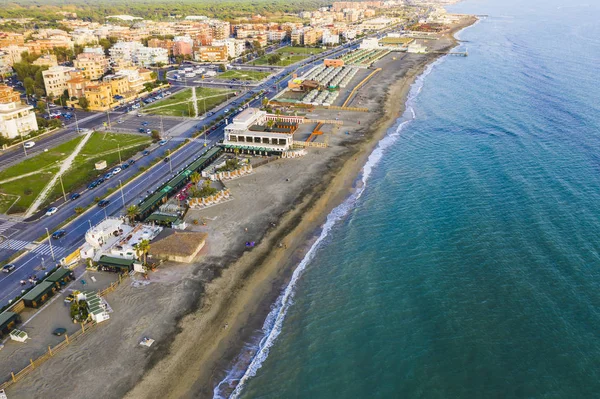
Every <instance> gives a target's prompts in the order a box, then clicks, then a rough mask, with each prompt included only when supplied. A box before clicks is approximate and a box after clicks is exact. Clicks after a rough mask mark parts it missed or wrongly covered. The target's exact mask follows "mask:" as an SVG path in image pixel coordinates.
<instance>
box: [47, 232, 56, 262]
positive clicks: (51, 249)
mask: <svg viewBox="0 0 600 399" xmlns="http://www.w3.org/2000/svg"><path fill="white" fill-rule="evenodd" d="M46 234H47V235H48V244H50V254H51V255H52V260H56V259H55V258H54V248H52V240H51V239H50V231H49V230H48V228H47V227H46Z"/></svg>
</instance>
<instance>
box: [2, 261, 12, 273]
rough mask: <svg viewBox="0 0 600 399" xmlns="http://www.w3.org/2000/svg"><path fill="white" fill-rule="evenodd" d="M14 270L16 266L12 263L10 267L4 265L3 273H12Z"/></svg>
mask: <svg viewBox="0 0 600 399" xmlns="http://www.w3.org/2000/svg"><path fill="white" fill-rule="evenodd" d="M13 270H15V265H13V264H12V263H9V264H8V265H4V267H2V272H4V273H10V272H12V271H13Z"/></svg>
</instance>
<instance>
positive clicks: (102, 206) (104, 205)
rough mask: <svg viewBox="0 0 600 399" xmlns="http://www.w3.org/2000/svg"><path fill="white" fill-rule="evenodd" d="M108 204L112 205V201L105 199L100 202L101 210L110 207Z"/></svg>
mask: <svg viewBox="0 0 600 399" xmlns="http://www.w3.org/2000/svg"><path fill="white" fill-rule="evenodd" d="M108 204H110V200H106V199H103V200H101V201H100V202H98V206H99V207H100V208H105V207H106V206H108Z"/></svg>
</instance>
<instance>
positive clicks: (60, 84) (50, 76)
mask: <svg viewBox="0 0 600 399" xmlns="http://www.w3.org/2000/svg"><path fill="white" fill-rule="evenodd" d="M73 71H75V68H73V67H66V66H60V65H59V66H54V67H51V68H50V69H48V70H46V71H42V76H43V78H44V86H45V88H46V95H52V96H54V97H59V96H61V95H62V94H63V93H64V91H65V90H67V80H69V79H71V76H70V74H69V73H70V72H73Z"/></svg>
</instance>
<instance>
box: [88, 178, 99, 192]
mask: <svg viewBox="0 0 600 399" xmlns="http://www.w3.org/2000/svg"><path fill="white" fill-rule="evenodd" d="M98 184H100V183H98V180H94V181H93V182H91V183H90V184H89V185H88V190H91V189H93V188H96V187H97V186H98Z"/></svg>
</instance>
